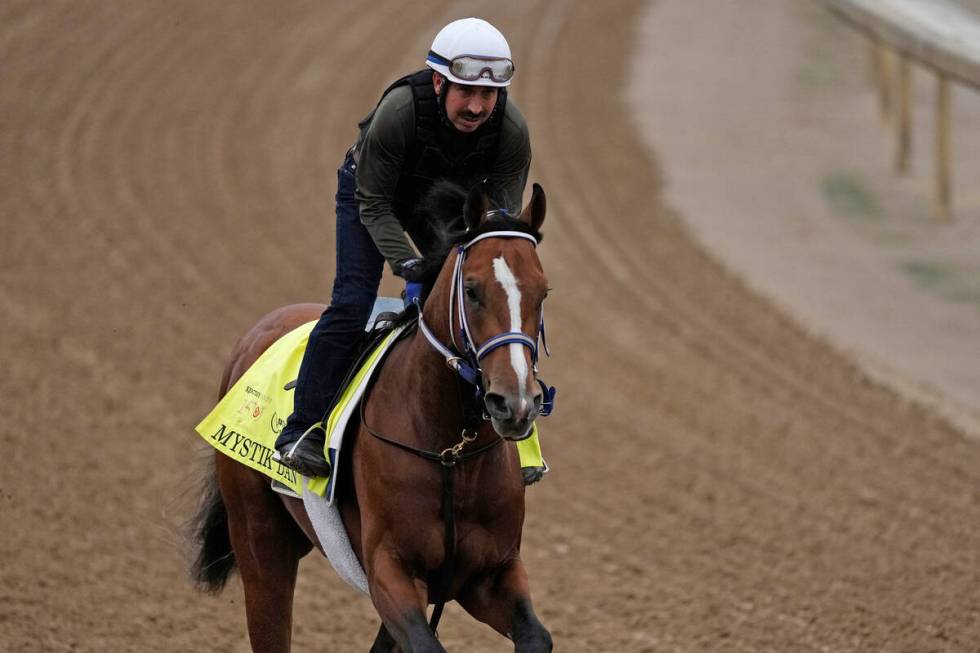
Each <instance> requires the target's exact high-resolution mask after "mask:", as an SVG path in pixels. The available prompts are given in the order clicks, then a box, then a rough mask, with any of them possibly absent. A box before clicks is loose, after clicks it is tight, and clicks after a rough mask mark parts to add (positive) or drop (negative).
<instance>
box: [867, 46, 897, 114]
mask: <svg viewBox="0 0 980 653" xmlns="http://www.w3.org/2000/svg"><path fill="white" fill-rule="evenodd" d="M891 63H892V62H891V52H890V51H889V50H888V48H887V47H886V46H885V45H884V44H883V43H882V42H881V41H879V40H877V39H874V40H872V41H871V66H872V70H873V75H874V84H875V89H877V91H878V112H879V116H880V117H881V121H882V122H883V123H885V124H888V123H889V122H891V119H892V114H893V111H892V104H893V102H892V66H891Z"/></svg>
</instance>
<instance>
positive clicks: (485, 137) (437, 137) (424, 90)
mask: <svg viewBox="0 0 980 653" xmlns="http://www.w3.org/2000/svg"><path fill="white" fill-rule="evenodd" d="M432 74H433V71H432V70H429V69H425V70H420V71H418V72H415V73H412V74H410V75H405V76H404V77H402V78H400V79H398V80H396V81H395V82H393V83H392V84H391V85H390V86H389V87H388V88H387V89H385V91H384V93H382V95H381V100H383V99H384V98H385V96H386V95H388V93H390V92H391V91H392V90H394V89H396V88H398V87H400V86H410V87H411V89H412V97H413V99H414V104H415V130H414V134H413V138H411V139H409V141H408V143H409V144H408V148H407V151H406V156H405V161H404V163H403V164H402V171H401V174H400V175H399V178H398V185H397V188H396V190H395V197H394V198H393V201H392V208H393V209H394V211H395V215H396V217H397V218H398V220H399V222H400V223H401V225H402V227H403V228H404V229H405V230H406V231H408V233H409V234H410V235H411V236H412V237H413V239H415V240H417V238H416V236H417V235H418V236H422V233H421V231H423V229H422V227H424V225H422V224H420V223H421V222H422V216H418V215H416V212H415V207H416V206H417V205H418V202H419V200H420V199H421V198H422V197H423V196H424V195H425V193H426V192H427V191H428V190H429V188H431V186H432V184H433V182H435V180H437V179H449V180H452V181H455V182H456V183H459V184H461V185H463V186H464V187H466V188H469V187H470V186H472V185H473V184H474V183H476V182H478V181H481V180H483V179H486V178H487V177H488V176H489V175H490V172H491V170H492V169H493V164H494V161H496V159H497V153H498V152H499V150H500V132H501V127H502V125H503V118H504V109H505V107H506V105H507V89H505V88H501V89H500V91H499V93H498V94H497V104H496V106H494V109H493V112H492V113H491V114H490V118H488V119H487V121H486V122H484V123H483V124H482V125H480V127H479V128H478V129H477V130H476V131H474V132H473V133H472V134H463V133H460V132H458V131H456V129H455V128H454V127H452V126H451V125H449V124H448V123H447V122H445V121H446V119H445V117H444V116H443V115H442V108H441V107H440V105H439V96H437V95H436V92H435V89H434V88H433V87H432ZM381 100H378V104H379V105H380V104H381ZM377 108H378V107H377V106H375V108H374V111H371V113H370V114H368V116H367V117H366V118H364V120H362V121H361V122H360V123H359V124H358V127H360V129H361V132H362V133H363V132H364V130H365V129H366V128H367V127H368V125H370V124H371V120H372V119H373V118H374V112H375V111H377Z"/></svg>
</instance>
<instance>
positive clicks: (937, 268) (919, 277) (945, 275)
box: [901, 261, 953, 289]
mask: <svg viewBox="0 0 980 653" xmlns="http://www.w3.org/2000/svg"><path fill="white" fill-rule="evenodd" d="M901 268H902V272H904V273H905V275H906V276H907V277H909V278H910V279H912V281H914V282H915V284H916V285H917V286H919V287H921V288H935V289H942V287H943V286H946V285H948V284H949V282H950V280H951V279H952V277H953V272H952V270H950V269H949V268H948V267H946V266H945V265H942V264H940V263H935V262H933V261H906V262H905V263H902V265H901Z"/></svg>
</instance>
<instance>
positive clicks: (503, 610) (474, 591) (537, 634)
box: [458, 559, 552, 653]
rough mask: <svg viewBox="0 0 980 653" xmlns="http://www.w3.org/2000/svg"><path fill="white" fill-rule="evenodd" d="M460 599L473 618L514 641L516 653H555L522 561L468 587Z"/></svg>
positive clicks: (512, 562)
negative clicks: (538, 615) (530, 588)
mask: <svg viewBox="0 0 980 653" xmlns="http://www.w3.org/2000/svg"><path fill="white" fill-rule="evenodd" d="M458 600H459V603H460V605H462V606H463V608H464V609H465V610H466V611H467V612H469V613H470V614H471V615H473V616H474V617H476V618H477V619H479V620H480V621H482V622H483V623H485V624H487V625H489V626H490V627H491V628H493V629H494V630H496V631H497V632H499V633H500V634H501V635H505V636H507V637H510V638H511V639H512V640H514V651H515V653H547V652H548V651H551V648H552V642H551V634H550V633H549V632H548V630H547V629H546V628H545V627H544V626H543V625H542V624H541V622H540V621H538V617H537V615H535V614H534V608H533V607H532V605H531V597H530V591H529V589H528V584H527V572H525V571H524V565H523V563H521V561H520V560H519V559H517V560H512V561H511V562H509V563H508V564H507V565H506V566H505V567H503V568H502V569H500V570H499V571H498V572H497V573H496V574H492V575H491V576H490V577H489V578H487V579H486V580H484V581H482V582H481V583H480V584H478V585H475V586H472V587H469V588H467V589H466V590H465V591H464V592H463V593H462V595H461V596H460V597H459V599H458Z"/></svg>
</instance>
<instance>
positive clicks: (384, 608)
mask: <svg viewBox="0 0 980 653" xmlns="http://www.w3.org/2000/svg"><path fill="white" fill-rule="evenodd" d="M456 193H457V194H456V199H453V200H452V201H448V202H446V201H443V202H442V204H443V205H444V206H445V205H447V204H448V205H449V206H452V205H455V207H456V208H455V210H456V213H455V216H454V217H455V218H456V220H457V221H458V218H459V215H460V213H459V211H460V210H461V211H462V215H463V220H464V222H465V225H466V232H465V235H464V236H462V237H460V238H457V242H456V243H451V247H450V248H449V251H448V252H447V253H446V254H445V256H444V257H441V258H442V260H439V258H438V257H437V259H436V260H435V261H431V260H429V261H427V264H428V265H429V269H430V274H429V280H428V283H427V284H426V289H427V290H428V292H427V297H426V299H425V302H424V304H421V303H420V304H418V305H417V309H418V326H417V328H415V329H414V330H412V329H408V330H407V331H406V333H407V334H408V335H406V336H405V337H403V338H401V339H400V340H399V341H398V342H397V343H396V344H395V345H394V346H393V348H392V349H391V350H390V353H389V354H387V358H386V360H385V361H384V363H383V365H382V366H381V369H380V370H379V371H378V372H377V374H376V378H375V380H374V382H373V385H372V386H371V388H370V390H369V391H368V394H366V395H365V396H364V397H363V398H362V401H361V407H360V411H361V414H360V418H361V419H355V420H351V422H352V424H350V425H349V427H348V428H349V429H350V430H349V431H348V432H347V435H346V436H345V443H346V444H345V446H344V449H345V450H346V452H347V453H346V454H345V456H344V457H343V458H342V460H341V461H340V462H339V464H342V465H346V468H345V469H347V470H348V473H345V474H343V475H342V476H341V478H342V479H346V480H341V481H340V486H339V488H338V499H337V501H338V509H339V512H340V515H341V518H342V521H343V524H344V526H345V528H346V530H347V534H348V537H349V539H350V543H351V546H352V548H353V551H354V553H355V554H356V556H357V558H358V560H359V562H360V563H361V566H362V567H363V569H364V571H365V575H366V577H367V581H368V589H369V593H370V597H371V601H372V602H373V604H374V607H375V609H376V611H377V613H378V615H379V616H380V618H381V626H380V629H379V630H378V634H377V637H376V638H375V640H374V643H373V645H372V648H371V649H370V650H371V651H372V652H373V653H382V652H390V651H402V652H404V653H414V652H420V651H425V652H430V651H445V649H444V648H443V646H442V644H441V643H440V642H439V640H438V638H437V636H436V633H435V628H436V625H437V622H438V614H440V613H441V610H442V605H443V604H444V603H445V602H446V601H451V600H455V601H457V602H458V603H459V604H460V605H461V606H462V607H463V608H464V609H465V610H466V611H467V612H468V613H469V614H470V615H472V616H473V617H475V618H476V619H477V620H479V621H481V622H483V623H485V624H487V625H489V626H490V627H491V628H493V629H494V630H496V631H497V632H498V633H500V634H501V635H504V636H505V637H508V638H510V639H511V640H512V641H513V643H514V650H515V651H518V652H521V653H539V652H542V651H550V650H551V649H552V639H551V635H550V634H549V632H548V630H547V629H546V628H545V627H544V626H543V625H542V623H541V622H540V621H539V619H538V618H537V616H536V615H535V612H534V609H533V606H532V602H531V598H530V589H529V583H528V576H527V572H526V570H525V567H524V564H523V562H522V561H521V556H520V550H521V535H522V528H523V523H524V490H525V486H524V482H523V479H522V476H521V469H520V463H519V460H518V454H517V450H516V447H515V446H513V445H512V444H510V443H508V442H507V440H518V439H521V438H523V437H526V436H527V435H528V433H529V432H530V429H531V427H532V426H533V422H534V419H535V418H536V416H537V415H538V414H539V412H543V411H542V402H543V401H545V402H546V401H547V400H548V398H549V392H548V391H549V390H550V389H549V388H548V387H547V386H546V385H544V384H543V383H542V382H541V381H539V380H538V378H537V365H536V363H537V344H538V338H539V336H540V335H543V333H542V332H543V324H544V323H543V314H542V306H543V305H542V302H543V301H544V299H545V296H546V295H547V290H548V289H547V281H546V278H545V275H544V271H543V269H542V266H541V262H540V260H539V258H538V255H537V252H536V244H537V241H539V240H540V228H541V225H542V223H543V222H544V217H545V210H546V200H545V194H544V191H543V190H542V189H541V187H540V186H539V185H537V184H535V185H534V187H533V192H532V197H531V200H530V202H529V203H528V205H527V206H526V207H525V208H524V210H523V211H522V212H521V213H520V214H519V215H517V216H510V215H507V214H506V212H500V211H493V210H490V200H489V198H488V197H487V195H486V194H485V193H484V192H483V190H482V188H480V187H476V188H474V189H473V190H472V191H470V192H469V193H468V194H467V193H466V192H465V191H463V190H462V189H457V190H456ZM444 199H445V198H444ZM437 204H438V203H437ZM463 242H466V244H465V245H463V244H462V243H463ZM323 308H324V307H323V306H322V305H319V304H301V305H291V306H286V307H282V308H280V309H277V310H275V311H273V312H271V313H269V314H268V315H266V316H265V317H264V318H262V319H261V320H260V321H259V322H258V323H257V324H256V325H255V326H254V327H252V328H251V329H250V330H249V331H248V332H247V333H246V335H245V336H243V337H242V339H241V340H240V341H239V342H238V343H237V345H236V346H235V349H234V351H233V354H232V357H231V360H230V361H229V362H228V364H227V366H226V368H225V370H224V375H223V378H222V381H221V390H220V394H221V396H223V395H224V394H225V393H226V392H227V391H228V389H229V388H230V387H231V386H232V385H233V384H234V382H235V381H236V380H237V379H238V378H239V377H240V376H241V375H242V374H243V373H244V372H245V370H247V369H248V367H249V366H250V365H251V364H252V363H253V362H254V361H255V360H256V359H257V358H258V357H259V355H260V354H261V353H262V352H263V351H265V349H266V348H268V347H269V346H270V345H271V344H272V343H273V342H275V340H276V339H277V338H279V337H280V336H281V335H283V334H285V333H286V332H288V331H290V330H291V329H293V328H295V327H297V326H299V325H301V324H303V323H306V322H308V321H310V320H313V319H316V318H317V317H318V316H319V314H320V313H321V312H322V310H323ZM527 334H531V335H527ZM460 340H462V341H464V351H460V349H459V347H458V345H459V341H460ZM479 343H482V344H479ZM545 347H547V345H546V344H545ZM447 363H448V364H447ZM467 376H471V377H474V378H470V379H467V380H468V381H470V382H471V383H472V384H474V386H473V387H476V388H478V389H479V392H478V393H474V394H472V396H464V395H466V393H465V392H464V393H462V394H461V387H463V386H467V383H466V382H465V381H461V377H467ZM551 393H552V394H553V390H552V391H551ZM474 415H476V418H474V417H473V416H474ZM351 434H353V435H354V437H353V438H350V437H349V436H350V435H351ZM497 445H500V446H497ZM447 479H448V483H449V484H450V488H449V489H450V491H449V493H448V494H447V487H446V484H447ZM206 485H207V488H206V490H205V492H204V494H203V499H202V503H201V507H200V509H199V511H198V513H197V515H196V518H195V524H196V525H195V537H196V548H197V559H196V561H195V562H194V563H193V566H192V576H193V578H194V580H195V581H196V582H197V583H198V585H199V587H201V589H203V590H205V591H210V592H215V593H216V592H219V591H220V590H221V589H222V588H223V587H224V585H225V583H226V581H227V579H228V577H229V575H230V574H231V573H232V571H233V570H234V568H235V567H236V566H237V568H238V569H239V570H240V573H241V578H242V583H243V587H244V593H245V611H246V621H247V625H248V634H249V640H250V642H251V646H252V650H253V651H255V652H262V653H273V652H281V651H288V650H289V648H290V637H291V630H292V624H291V619H292V601H293V591H294V587H295V582H296V575H297V567H298V564H299V560H300V558H302V557H303V556H305V555H306V554H307V553H309V552H310V551H311V550H312V549H313V547H317V548H319V547H320V545H319V542H318V539H317V536H316V533H315V532H314V529H313V526H312V524H311V522H310V520H309V518H308V516H307V515H306V512H305V510H304V507H303V502H302V500H300V499H296V498H294V497H289V496H284V495H282V494H279V493H276V492H274V491H272V490H271V488H270V484H269V479H268V478H267V477H265V476H263V475H262V474H260V473H259V472H257V471H254V470H252V469H250V468H248V467H246V466H245V465H242V464H240V463H238V462H236V461H234V460H232V459H231V458H230V457H228V456H226V455H224V454H222V453H220V452H218V451H215V455H214V466H213V469H212V470H211V471H210V473H209V474H208V477H207V479H206ZM447 497H448V498H447ZM433 603H434V604H436V608H435V610H434V614H433V619H432V621H431V622H427V620H426V613H427V610H428V606H429V604H433Z"/></svg>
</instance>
